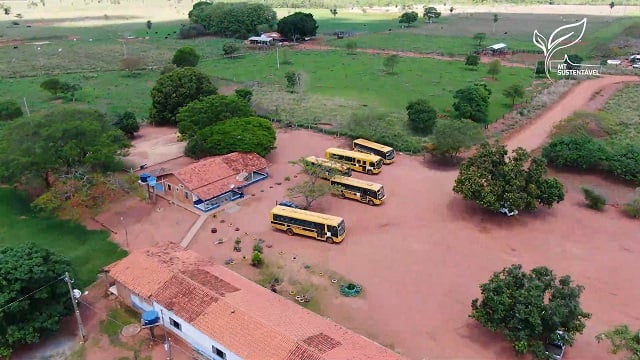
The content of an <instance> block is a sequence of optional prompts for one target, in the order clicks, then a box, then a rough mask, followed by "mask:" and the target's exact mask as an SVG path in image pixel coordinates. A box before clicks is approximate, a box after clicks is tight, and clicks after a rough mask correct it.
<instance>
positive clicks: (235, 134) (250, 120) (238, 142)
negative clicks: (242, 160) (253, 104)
mask: <svg viewBox="0 0 640 360" xmlns="http://www.w3.org/2000/svg"><path fill="white" fill-rule="evenodd" d="M275 142H276V132H275V130H274V129H273V126H271V122H270V121H269V120H266V119H262V118H258V117H246V118H236V119H229V120H224V121H220V122H218V123H215V124H213V125H211V126H209V127H206V128H204V129H202V130H200V131H199V132H198V134H197V135H196V136H195V137H193V138H191V139H189V143H188V144H187V147H186V149H185V155H187V156H189V157H191V158H194V159H200V158H203V157H206V156H211V155H225V154H229V153H232V152H234V151H241V152H254V153H256V154H258V155H260V156H266V155H267V154H268V153H270V152H271V150H273V149H274V144H275Z"/></svg>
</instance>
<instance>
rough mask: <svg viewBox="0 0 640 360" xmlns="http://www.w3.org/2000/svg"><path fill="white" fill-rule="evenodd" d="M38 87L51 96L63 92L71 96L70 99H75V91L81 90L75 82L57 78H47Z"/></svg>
mask: <svg viewBox="0 0 640 360" xmlns="http://www.w3.org/2000/svg"><path fill="white" fill-rule="evenodd" d="M40 88H41V89H43V90H45V91H48V92H49V93H51V95H53V96H58V94H64V95H67V96H69V97H71V100H72V101H75V100H76V92H78V91H80V90H82V86H80V84H76V83H69V82H66V81H61V80H60V79H58V78H49V79H47V80H45V81H43V82H42V83H41V84H40Z"/></svg>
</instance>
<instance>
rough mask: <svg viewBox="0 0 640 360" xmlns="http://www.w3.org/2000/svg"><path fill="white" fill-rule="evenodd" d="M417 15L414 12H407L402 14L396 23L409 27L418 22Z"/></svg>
mask: <svg viewBox="0 0 640 360" xmlns="http://www.w3.org/2000/svg"><path fill="white" fill-rule="evenodd" d="M418 16H419V15H418V13H417V12H415V11H408V12H405V13H402V15H400V20H399V21H398V22H399V23H400V24H407V26H411V24H413V23H414V22H416V21H418Z"/></svg>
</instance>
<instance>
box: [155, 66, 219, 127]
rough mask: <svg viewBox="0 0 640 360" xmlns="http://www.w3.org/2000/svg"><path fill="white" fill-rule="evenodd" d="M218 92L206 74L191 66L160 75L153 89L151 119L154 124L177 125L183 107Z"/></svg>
mask: <svg viewBox="0 0 640 360" xmlns="http://www.w3.org/2000/svg"><path fill="white" fill-rule="evenodd" d="M217 93H218V89H217V88H216V87H215V86H214V85H213V83H212V82H211V79H210V78H209V76H207V75H206V74H204V73H202V72H200V71H198V70H196V69H194V68H190V67H187V68H180V69H176V70H174V71H172V72H170V73H167V74H164V75H162V76H160V78H159V79H158V81H157V82H156V85H155V86H154V87H153V89H152V90H151V110H150V111H149V120H150V122H151V123H152V124H154V125H176V115H177V114H178V111H180V108H181V107H183V106H185V105H187V104H189V103H190V102H192V101H194V100H198V99H199V98H202V97H205V96H209V95H215V94H217Z"/></svg>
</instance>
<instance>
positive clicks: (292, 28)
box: [278, 12, 318, 42]
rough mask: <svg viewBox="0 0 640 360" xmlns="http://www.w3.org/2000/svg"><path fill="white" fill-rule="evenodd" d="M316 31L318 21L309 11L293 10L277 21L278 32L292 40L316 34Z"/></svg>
mask: <svg viewBox="0 0 640 360" xmlns="http://www.w3.org/2000/svg"><path fill="white" fill-rule="evenodd" d="M317 31H318V23H317V22H316V20H315V19H314V18H313V14H310V13H303V12H295V13H293V14H291V15H289V16H286V17H283V18H282V19H280V21H278V32H279V33H280V34H281V35H282V36H284V37H285V38H287V39H292V40H293V41H294V42H295V41H296V40H298V39H304V38H305V37H310V36H316V32H317Z"/></svg>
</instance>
